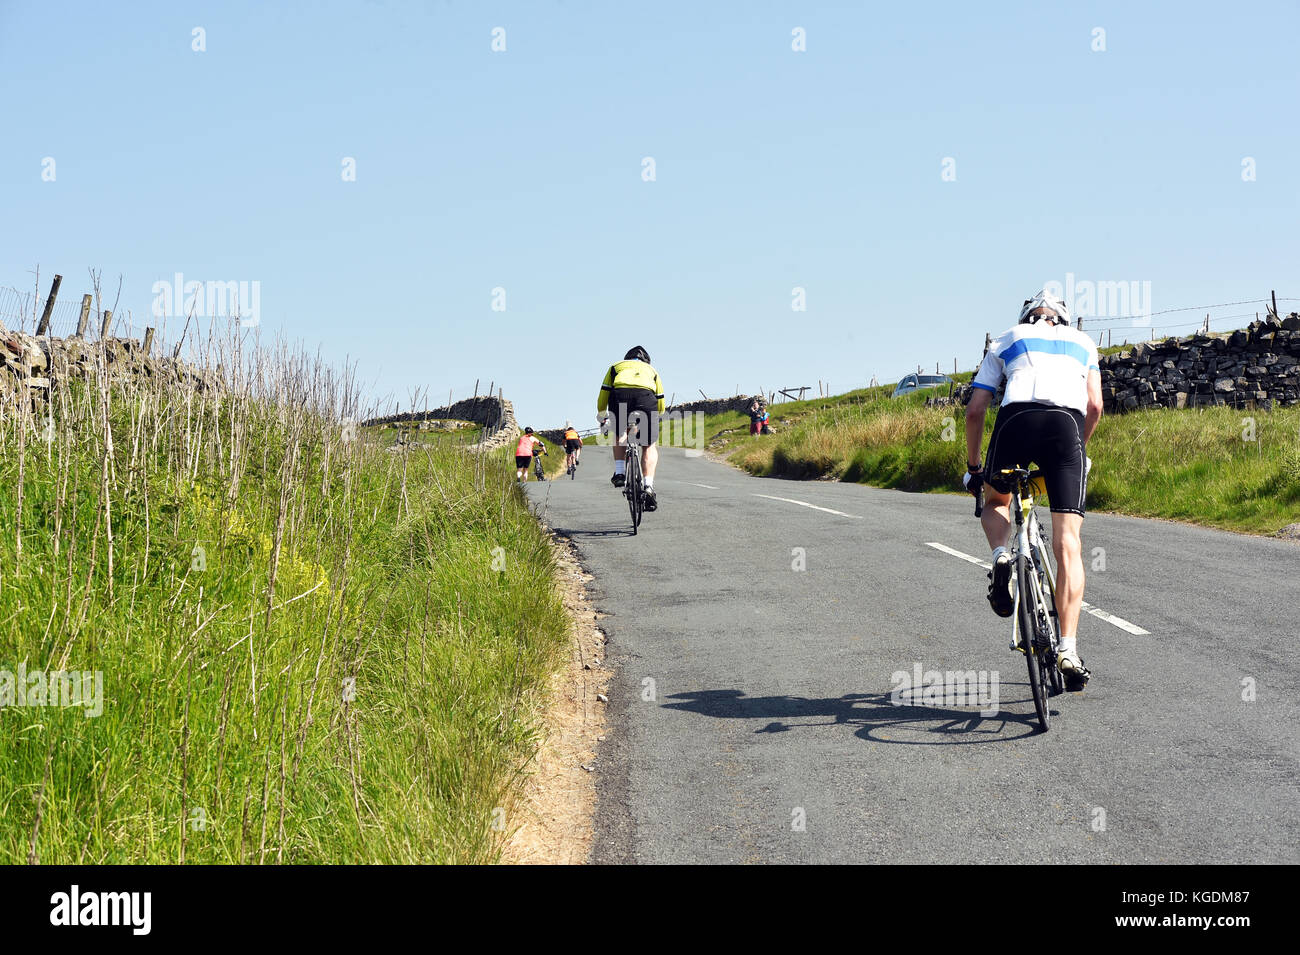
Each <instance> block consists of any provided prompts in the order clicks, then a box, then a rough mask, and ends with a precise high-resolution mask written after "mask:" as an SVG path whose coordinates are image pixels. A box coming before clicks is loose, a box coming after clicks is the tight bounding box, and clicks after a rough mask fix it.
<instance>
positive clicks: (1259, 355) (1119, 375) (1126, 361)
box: [1100, 312, 1300, 414]
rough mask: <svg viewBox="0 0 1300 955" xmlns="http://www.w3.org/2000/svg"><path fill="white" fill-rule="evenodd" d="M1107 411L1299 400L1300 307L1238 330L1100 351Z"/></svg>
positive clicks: (1262, 404)
mask: <svg viewBox="0 0 1300 955" xmlns="http://www.w3.org/2000/svg"><path fill="white" fill-rule="evenodd" d="M1100 364H1101V386H1102V387H1101V391H1102V401H1103V405H1104V407H1105V410H1106V412H1107V413H1108V414H1111V413H1117V412H1123V411H1132V410H1134V409H1135V408H1154V407H1163V408H1193V407H1200V406H1205V405H1230V406H1232V407H1247V406H1249V407H1254V408H1259V409H1269V408H1272V407H1273V406H1274V405H1293V404H1296V403H1297V402H1300V314H1297V313H1294V312H1293V313H1292V314H1290V315H1288V316H1287V317H1286V318H1279V317H1277V316H1275V315H1270V316H1269V317H1268V318H1267V319H1265V320H1263V321H1258V322H1252V323H1251V324H1250V326H1249V327H1247V328H1245V329H1241V330H1239V331H1235V332H1224V333H1211V334H1206V333H1204V332H1198V333H1197V334H1195V335H1191V336H1189V337H1187V338H1167V339H1165V340H1164V341H1159V342H1139V343H1138V344H1136V345H1134V346H1133V347H1132V348H1130V349H1126V350H1125V351H1123V352H1119V353H1117V354H1114V355H1107V356H1105V357H1103V358H1102V359H1101V363H1100Z"/></svg>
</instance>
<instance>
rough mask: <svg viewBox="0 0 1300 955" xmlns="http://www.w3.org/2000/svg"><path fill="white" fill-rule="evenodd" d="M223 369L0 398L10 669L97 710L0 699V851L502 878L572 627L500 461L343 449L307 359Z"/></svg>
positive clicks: (54, 857)
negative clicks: (499, 853) (80, 677)
mask: <svg viewBox="0 0 1300 955" xmlns="http://www.w3.org/2000/svg"><path fill="white" fill-rule="evenodd" d="M224 367H225V368H226V369H228V371H227V374H228V375H229V378H230V380H231V382H232V384H233V385H234V386H235V387H234V390H232V391H231V392H228V393H226V394H223V395H215V394H206V395H205V394H199V393H196V392H194V391H192V390H186V389H183V388H180V387H179V386H169V385H164V384H163V383H161V382H158V381H150V382H148V383H143V382H139V381H135V382H130V383H115V384H114V385H112V386H109V385H108V384H107V383H105V382H95V383H92V384H91V385H89V386H86V387H73V388H70V389H64V390H61V391H60V392H59V393H58V397H57V400H56V401H55V402H54V403H53V407H52V409H51V410H50V414H49V416H48V417H47V416H46V415H45V412H43V411H42V412H41V416H40V417H39V418H36V417H33V416H32V415H30V414H27V413H24V412H23V411H22V410H21V409H20V408H18V407H17V405H16V404H15V403H12V402H11V403H9V404H8V405H7V406H6V408H5V413H4V418H3V419H2V420H0V441H3V444H4V448H5V454H4V456H3V461H2V462H0V471H3V474H2V475H0V520H2V521H3V523H4V527H5V529H6V532H5V534H4V535H3V536H0V671H7V672H8V673H10V674H14V673H15V672H16V671H17V669H18V668H19V666H20V665H22V666H24V667H25V669H26V670H27V671H28V672H29V673H31V672H33V671H51V670H66V671H88V672H90V673H98V674H100V678H101V679H102V702H101V704H100V707H99V708H101V709H102V712H100V713H99V714H98V715H93V716H87V715H86V711H87V710H91V711H93V710H94V709H95V708H96V707H95V706H94V705H93V704H92V705H90V706H81V707H75V708H72V707H69V708H61V707H54V706H48V705H47V706H39V705H31V704H32V703H33V698H32V696H31V695H29V696H28V700H27V702H28V704H29V705H26V706H19V705H8V706H5V707H4V708H3V709H0V752H2V753H4V754H5V759H4V761H3V763H2V764H0V820H2V822H0V862H4V863H21V862H25V861H40V862H44V863H131V862H153V863H167V862H182V861H183V862H200V863H225V862H232V863H237V862H263V863H275V862H283V863H317V862H385V863H399V862H451V861H455V862H481V861H489V860H491V859H493V858H494V857H495V852H496V845H497V843H498V842H499V839H500V836H501V835H502V834H501V833H499V832H497V831H495V830H494V827H493V823H494V821H496V822H498V823H500V822H503V821H504V822H505V824H506V825H507V826H508V825H509V812H508V811H509V806H510V801H511V798H512V793H513V792H514V786H515V783H516V782H517V781H518V774H519V772H520V770H521V768H522V767H523V766H524V765H525V764H526V762H527V760H528V759H529V758H530V757H531V754H532V752H533V749H534V746H535V743H536V740H535V739H534V732H535V730H534V727H535V726H536V714H537V704H538V702H539V700H540V698H541V694H542V693H543V691H544V688H545V686H546V684H547V681H548V679H549V677H550V675H551V673H552V672H553V671H554V669H555V667H556V666H557V665H558V664H559V662H560V660H561V659H562V656H563V650H564V647H565V644H566V636H567V634H566V629H565V628H566V623H565V617H564V616H563V612H562V609H561V607H560V605H559V603H558V599H557V597H556V594H555V588H554V579H553V570H554V568H553V561H552V557H551V553H550V550H549V548H548V544H547V540H546V538H545V537H544V535H543V533H542V531H541V530H540V529H539V527H538V525H537V524H536V522H535V521H534V520H533V519H532V518H531V517H530V516H529V514H528V512H527V510H526V507H525V506H524V503H523V500H522V497H521V495H520V494H519V492H518V490H517V488H515V487H514V482H513V472H511V471H509V470H508V469H507V468H506V467H505V466H504V464H503V462H500V461H497V460H495V458H494V457H493V456H491V455H483V456H477V455H470V454H467V453H465V452H464V451H462V450H459V449H458V448H456V447H455V446H454V445H453V443H451V442H437V443H434V444H432V445H431V446H428V447H421V448H418V449H414V450H412V451H410V452H408V453H405V454H400V453H394V452H392V451H389V450H386V449H384V448H383V447H381V446H380V445H379V443H378V442H374V441H371V440H369V439H368V438H367V437H366V436H365V435H361V436H360V437H358V436H357V435H356V433H355V429H349V428H346V427H341V426H340V425H341V422H342V421H343V420H344V419H345V418H354V419H355V418H358V417H361V415H358V414H357V408H356V396H355V394H353V393H352V392H351V391H350V388H349V385H348V383H347V382H346V381H341V380H340V379H338V378H337V377H336V376H334V375H333V374H332V373H331V372H330V371H329V370H328V369H326V368H322V367H320V366H319V365H315V364H311V363H310V362H308V361H305V360H303V359H301V358H299V357H297V356H293V355H287V354H277V355H275V356H269V355H268V356H261V357H259V358H258V359H256V360H255V362H254V363H249V362H247V360H246V362H245V364H243V365H242V366H241V365H240V363H239V360H238V356H234V355H229V354H228V355H226V356H224ZM29 680H30V677H29ZM2 681H3V675H2V674H0V701H3V702H7V703H10V704H14V703H16V702H17V698H16V697H13V698H11V699H9V700H3V696H2V694H3V689H4V684H3V682H2ZM47 702H48V701H47ZM497 807H501V808H502V809H504V810H506V812H505V813H504V814H502V813H497V814H495V815H494V809H496V808H497Z"/></svg>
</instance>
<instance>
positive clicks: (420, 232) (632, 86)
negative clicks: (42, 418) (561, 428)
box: [0, 0, 1300, 427]
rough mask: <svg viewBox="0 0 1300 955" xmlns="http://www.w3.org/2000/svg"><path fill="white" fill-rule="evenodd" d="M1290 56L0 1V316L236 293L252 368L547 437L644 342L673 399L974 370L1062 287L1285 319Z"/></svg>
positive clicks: (1230, 20)
mask: <svg viewBox="0 0 1300 955" xmlns="http://www.w3.org/2000/svg"><path fill="white" fill-rule="evenodd" d="M195 27H202V28H203V29H204V31H205V33H206V47H207V49H206V52H201V53H198V52H194V51H193V50H192V49H191V44H192V30H193V29H194V28H195ZM494 27H503V28H504V29H505V31H506V47H507V49H506V51H505V52H500V53H494V52H493V51H492V49H491V42H492V35H491V31H492V29H493V28H494ZM796 27H802V28H803V29H804V30H805V31H806V37H807V41H806V43H807V50H806V52H795V51H793V50H792V49H791V42H792V36H791V31H792V30H793V29H794V28H796ZM1095 27H1101V28H1103V29H1104V30H1105V45H1106V49H1105V51H1104V52H1094V51H1093V50H1092V46H1093V44H1094V35H1093V30H1094V28H1095ZM1297 36H1300V13H1298V12H1297V5H1296V4H1295V3H1293V2H1286V3H1272V2H1261V3H1251V4H1232V5H1229V4H1222V3H1218V4H1209V3H1177V4H1175V3H1160V4H1154V3H1152V4H1148V3H1142V4H1135V3H1131V2H1123V3H1078V4H1068V5H1058V4H1040V3H1032V4H1031V3H1023V4H994V5H991V6H990V5H987V4H970V3H961V4H957V3H947V4H864V3H853V4H848V3H843V4H840V3H768V2H735V3H719V4H701V3H671V2H654V3H596V2H575V0H565V2H558V0H552V2H547V0H534V2H528V3H516V4H501V3H470V2H432V0H430V2H422V3H415V2H355V3H334V2H329V3H310V4H308V3H280V4H274V3H244V2H222V3H184V2H157V3H146V2H139V3H130V4H125V3H124V4H118V3H101V2H95V3H59V2H14V0H0V94H2V95H3V104H4V106H3V115H4V124H3V128H4V134H3V135H4V144H3V147H2V148H0V226H2V227H0V285H16V286H20V287H30V285H31V278H32V275H31V273H32V270H33V269H34V267H35V266H37V265H39V266H40V268H41V270H42V275H43V276H48V275H52V274H53V273H54V272H56V271H57V272H60V273H62V274H63V275H64V276H65V284H64V295H65V296H75V295H78V294H79V293H80V292H81V291H84V290H85V288H84V286H85V285H86V281H85V275H86V269H87V268H88V267H95V268H100V269H102V270H103V272H104V275H105V276H106V278H109V277H111V278H112V280H113V282H114V285H115V284H116V277H117V275H118V274H119V273H120V274H121V275H122V276H123V277H124V283H125V284H124V287H123V295H122V303H121V306H120V309H119V311H123V310H125V309H128V308H129V309H131V310H132V312H133V315H134V316H135V322H136V324H138V325H143V324H145V323H146V321H145V319H146V318H147V313H148V311H149V308H150V303H151V300H152V294H151V287H152V285H153V283H154V282H155V281H156V280H158V279H170V278H171V277H172V276H173V274H174V273H176V272H178V271H179V272H182V273H184V275H185V277H186V279H187V280H188V279H197V280H202V281H206V280H220V281H225V280H246V281H259V282H260V283H261V327H260V332H261V334H262V336H263V337H264V338H266V337H273V336H276V335H283V336H285V337H287V338H289V339H291V340H295V341H301V342H302V343H304V344H305V345H307V346H308V347H310V348H311V349H312V350H313V351H314V350H315V349H316V348H318V347H319V348H320V349H321V351H322V352H323V354H324V355H325V356H327V357H328V358H330V359H331V360H333V361H336V362H339V363H341V362H342V361H343V360H344V359H345V358H349V357H350V358H351V359H352V360H354V361H356V362H357V363H358V364H359V371H360V377H361V378H362V379H363V380H364V381H366V382H368V383H370V384H371V386H372V389H373V392H374V393H375V394H376V395H383V394H391V395H393V396H395V397H397V398H399V399H405V397H406V396H407V394H408V393H409V392H410V390H411V389H413V388H416V387H428V388H429V390H430V392H431V393H432V394H433V395H434V396H439V395H445V394H446V393H447V391H448V390H449V389H453V390H454V391H455V392H456V394H457V395H458V396H459V395H462V394H464V393H467V392H468V390H469V389H471V388H472V387H473V384H474V380H475V379H476V378H481V379H482V380H483V387H486V383H487V381H488V380H489V379H493V380H495V381H496V382H498V383H499V384H503V385H504V387H505V391H506V396H507V397H509V398H512V399H513V400H514V401H515V404H516V408H517V409H518V411H519V413H520V416H521V419H522V420H523V423H528V424H533V425H535V426H538V427H542V426H551V425H554V424H556V423H557V422H560V421H562V419H563V418H564V417H566V416H569V417H572V418H574V419H575V420H577V421H579V422H591V421H592V420H593V417H594V403H595V396H596V390H597V386H598V385H599V381H600V378H601V375H602V374H603V372H604V370H605V368H606V366H607V365H608V364H609V363H610V362H611V361H612V360H614V359H617V358H620V357H622V354H623V352H624V351H625V350H626V349H627V348H628V347H629V346H631V345H632V344H636V343H640V344H644V345H645V346H646V347H647V348H648V349H649V350H650V352H651V355H652V357H653V358H654V360H655V364H656V365H657V366H658V367H659V369H660V371H661V372H662V374H663V376H664V379H665V382H666V386H667V389H668V390H669V391H670V392H675V393H676V394H677V395H678V397H679V399H685V398H689V397H690V396H691V395H694V394H695V393H696V389H703V390H704V391H705V392H707V393H708V394H709V395H710V396H718V395H721V394H730V393H731V392H732V391H733V389H734V387H735V385H737V384H739V385H740V387H741V389H742V390H744V391H755V390H757V389H758V388H759V387H760V386H761V387H766V388H768V389H773V388H778V387H781V386H787V385H804V384H813V385H815V384H816V382H817V380H818V379H819V378H820V379H825V380H828V381H829V382H830V385H831V388H832V389H833V390H834V391H837V392H839V391H845V390H848V389H849V388H852V387H858V386H861V385H863V384H865V383H866V382H867V380H868V379H869V378H870V377H871V376H872V374H876V375H878V376H879V377H880V378H881V380H882V381H890V380H895V379H897V378H898V377H899V376H900V375H901V374H903V373H905V372H906V371H907V370H909V368H914V367H915V365H917V364H918V363H923V364H927V365H929V366H930V367H931V368H933V366H934V363H935V362H936V361H939V362H942V363H944V365H945V367H947V368H951V365H952V360H953V358H954V357H957V358H958V359H959V361H960V364H961V365H962V367H963V368H969V367H972V366H973V364H974V363H975V361H976V360H977V359H978V357H979V354H980V351H981V348H982V344H983V336H984V332H985V331H986V330H991V331H994V332H995V333H996V332H997V331H1000V330H1001V329H1003V328H1005V327H1006V326H1008V325H1010V324H1012V322H1013V321H1014V319H1015V313H1016V311H1017V310H1018V305H1019V302H1020V301H1021V300H1022V299H1023V298H1025V297H1026V296H1027V295H1029V294H1030V293H1031V292H1032V291H1034V290H1035V289H1036V288H1038V287H1039V286H1041V285H1042V284H1043V283H1044V282H1046V281H1049V280H1057V281H1060V282H1064V281H1065V278H1066V274H1067V273H1073V275H1074V276H1075V280H1076V281H1092V282H1102V281H1107V282H1115V281H1123V282H1139V283H1140V282H1150V283H1151V303H1150V304H1151V307H1152V308H1154V309H1155V310H1157V311H1158V310H1162V309H1166V308H1172V307H1175V306H1182V305H1197V304H1201V303H1219V302H1232V301H1237V300H1239V299H1257V298H1262V297H1263V296H1264V295H1265V294H1267V291H1268V290H1269V289H1270V288H1276V289H1277V291H1278V294H1279V295H1280V296H1300V274H1298V271H1300V228H1297V223H1298V222H1300V215H1297V213H1298V212H1300V125H1297V122H1296V118H1297V115H1298V114H1300V111H1298V110H1297V99H1298V94H1300V80H1298V79H1297V75H1296V72H1295V57H1294V55H1293V51H1292V50H1291V49H1290V45H1291V44H1293V41H1294V40H1295V38H1296V37H1297ZM646 156H650V157H653V158H654V160H655V164H656V177H657V178H656V181H654V182H646V181H643V179H642V159H643V157H646ZM45 157H53V158H54V160H55V161H56V178H55V180H54V181H53V182H47V181H42V177H41V173H42V162H43V160H44V158H45ZM344 157H355V160H356V181H355V182H344V181H342V177H341V174H340V173H341V163H342V161H343V158H344ZM945 157H951V158H952V159H953V160H955V172H956V179H955V181H944V180H943V178H942V176H941V173H942V171H943V167H942V163H943V160H944V158H945ZM1245 157H1252V158H1253V159H1254V160H1255V165H1256V181H1253V182H1244V181H1243V180H1242V161H1243V158H1245ZM44 284H45V283H44V281H43V282H42V285H43V286H44ZM498 286H499V287H503V288H505V290H506V311H504V312H496V311H493V310H492V308H491V303H492V297H491V296H492V290H493V288H494V287H498ZM795 286H801V287H803V288H805V289H806V295H807V311H805V312H794V311H792V309H791V289H792V288H793V287H795ZM1290 307H1291V308H1294V307H1296V303H1290ZM1223 311H1224V310H1220V312H1223ZM1241 311H1242V309H1237V310H1236V312H1238V313H1239V312H1241ZM1232 312H1233V310H1231V309H1229V310H1227V313H1228V314H1232ZM1199 317H1200V316H1198V315H1189V314H1187V313H1182V314H1174V315H1166V316H1157V318H1156V319H1155V320H1154V321H1155V323H1156V324H1157V325H1160V324H1162V323H1163V322H1165V321H1194V320H1196V319H1197V318H1199ZM1232 324H1236V323H1232ZM1086 327H1088V326H1087V324H1085V328H1086ZM1138 334H1144V333H1142V332H1139V333H1138ZM1116 340H1117V341H1118V338H1117V339H1116Z"/></svg>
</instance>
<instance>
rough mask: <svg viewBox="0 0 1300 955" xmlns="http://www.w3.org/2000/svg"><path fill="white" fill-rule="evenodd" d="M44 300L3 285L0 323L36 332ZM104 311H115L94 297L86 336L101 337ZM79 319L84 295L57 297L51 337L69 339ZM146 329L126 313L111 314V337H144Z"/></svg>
mask: <svg viewBox="0 0 1300 955" xmlns="http://www.w3.org/2000/svg"><path fill="white" fill-rule="evenodd" d="M45 302H46V300H45V299H44V298H39V299H38V297H37V295H36V293H35V292H34V291H31V290H28V291H23V290H22V289H16V288H13V287H11V286H0V323H3V324H4V325H5V327H6V328H9V329H12V330H14V331H19V332H24V333H26V334H28V335H34V334H36V327H37V325H38V324H39V323H40V320H41V315H42V314H44V311H45ZM105 311H112V310H111V309H107V310H101V309H98V308H96V307H95V302H94V299H93V298H92V299H91V303H90V308H89V310H88V311H87V317H86V337H87V338H90V339H93V338H98V337H99V335H100V332H101V330H102V329H103V326H104V312H105ZM80 322H81V298H80V297H77V298H75V299H74V298H70V297H69V298H56V299H55V301H54V307H53V308H52V309H51V310H50V325H49V329H48V334H49V336H50V337H51V338H69V337H71V336H73V335H75V334H76V333H77V327H78V325H79V324H80ZM144 332H145V327H144V326H143V325H135V324H132V323H131V322H130V321H128V319H127V316H126V315H118V314H116V313H114V314H113V315H112V325H111V326H110V328H109V330H108V335H109V337H116V338H143V336H144Z"/></svg>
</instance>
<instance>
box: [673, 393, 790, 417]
mask: <svg viewBox="0 0 1300 955" xmlns="http://www.w3.org/2000/svg"><path fill="white" fill-rule="evenodd" d="M753 400H754V396H753V395H736V396H735V397H733V398H708V399H705V400H702V401H688V402H686V404H681V405H673V406H672V407H671V408H669V409H667V410H668V411H669V412H674V411H676V412H681V413H682V414H689V413H691V412H694V411H703V412H704V413H705V414H723V413H725V412H727V411H739V412H740V413H741V414H745V413H746V412H748V411H749V403H750V402H751V401H753ZM768 408H769V409H770V408H771V405H770V404H769V405H768Z"/></svg>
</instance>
